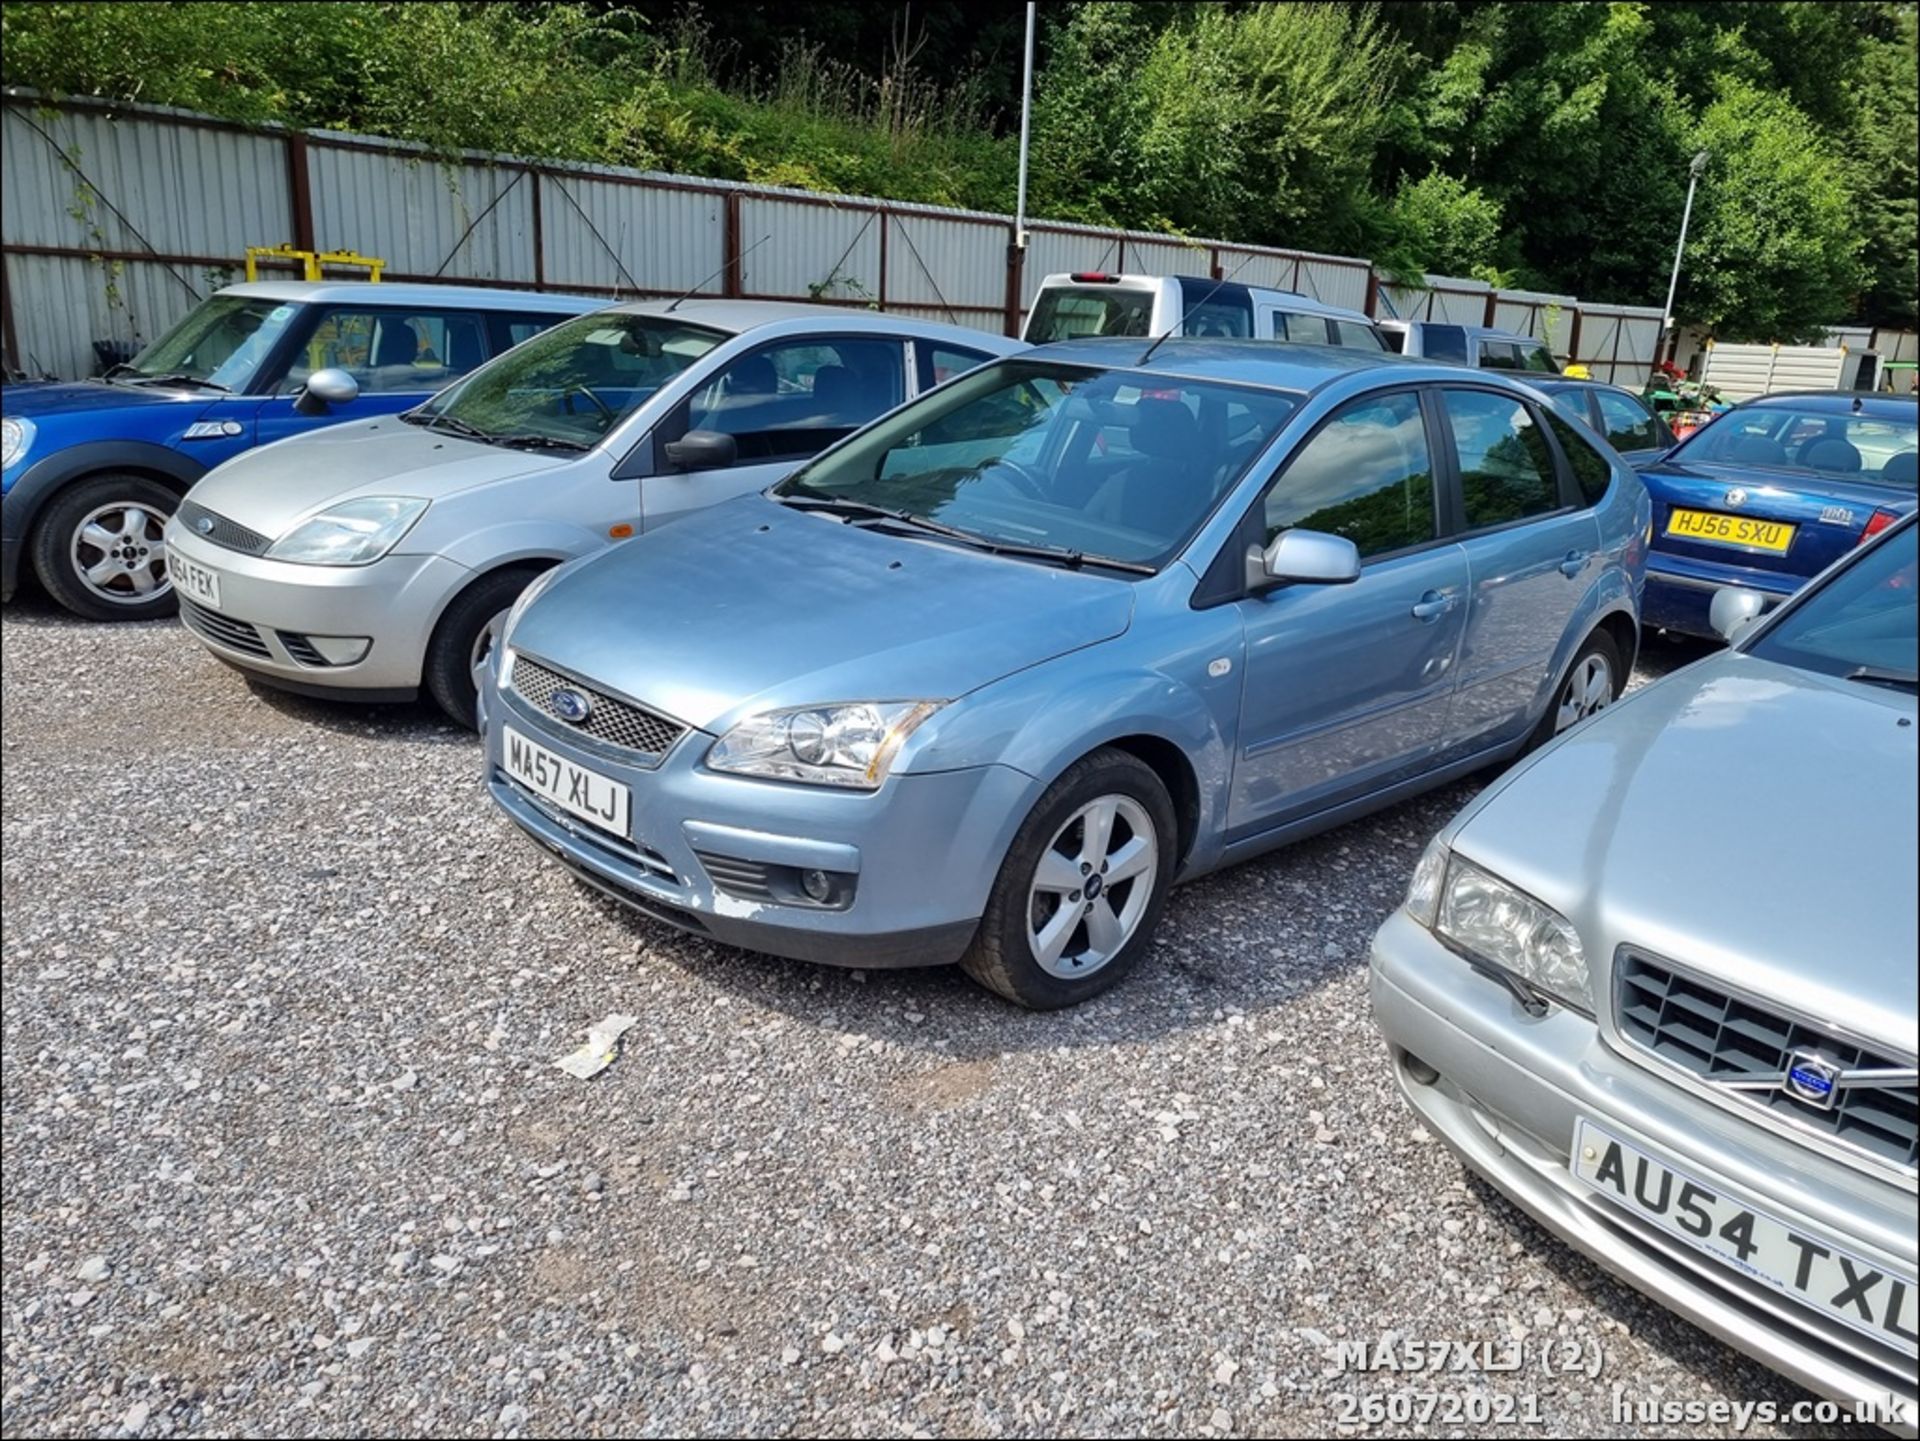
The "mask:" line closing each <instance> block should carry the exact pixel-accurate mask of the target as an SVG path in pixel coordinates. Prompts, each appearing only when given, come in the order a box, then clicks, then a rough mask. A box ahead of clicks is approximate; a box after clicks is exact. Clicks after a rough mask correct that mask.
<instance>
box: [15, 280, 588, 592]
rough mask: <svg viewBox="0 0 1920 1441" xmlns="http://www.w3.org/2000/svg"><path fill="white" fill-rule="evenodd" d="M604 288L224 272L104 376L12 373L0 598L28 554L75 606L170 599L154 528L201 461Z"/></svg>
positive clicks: (377, 409)
mask: <svg viewBox="0 0 1920 1441" xmlns="http://www.w3.org/2000/svg"><path fill="white" fill-rule="evenodd" d="M603 303H604V302H601V301H597V300H588V299H583V298H580V297H577V296H564V295H534V294H529V293H525V292H519V291H510V290H480V289H466V288H461V287H458V286H450V285H370V284H367V283H365V282H359V283H346V284H326V283H320V284H311V283H300V282H261V283H255V284H249V285H233V286H229V287H228V288H226V289H225V290H222V291H220V292H219V293H217V294H215V295H213V296H212V297H210V298H209V299H208V300H207V301H206V302H205V303H204V304H202V305H200V306H199V307H198V308H196V309H195V310H193V311H192V312H191V313H190V314H189V315H187V317H186V318H185V319H183V320H182V321H181V322H180V323H179V324H178V325H176V326H174V327H173V329H171V330H169V331H168V332H167V333H166V334H165V335H163V336H161V337H160V338H159V339H158V340H156V341H154V343H153V344H152V345H149V346H148V347H147V348H146V349H145V350H143V351H141V352H140V354H139V355H138V356H136V357H135V358H134V359H133V360H132V361H130V362H128V363H126V364H124V365H117V366H115V367H114V368H113V369H112V370H110V371H108V372H107V374H105V375H104V376H102V377H100V378H99V379H98V380H84V381H79V382H76V383H73V384H64V383H44V384H43V383H32V384H26V385H12V386H8V387H7V388H6V390H5V392H4V394H3V395H0V412H4V416H5V421H4V430H5V471H4V479H3V480H0V494H4V496H5V500H4V502H0V537H3V538H4V549H3V550H0V599H4V600H11V599H12V598H13V593H14V589H15V587H16V585H17V583H18V580H19V573H20V568H21V566H22V564H23V562H30V563H31V564H32V566H33V569H34V571H35V573H36V574H37V575H38V576H39V578H40V583H41V585H42V586H44V587H45V588H46V591H47V593H48V594H49V595H51V596H52V597H53V598H54V599H55V600H57V601H59V602H60V604H62V605H64V606H65V607H66V608H67V609H68V610H70V611H73V612H75V613H76V614H78V615H83V616H86V617H88V618H89V619H92V620H146V619H149V618H150V617H153V616H160V615H168V614H171V613H172V611H173V609H174V603H175V602H174V595H173V584H172V579H171V577H170V576H169V574H168V569H167V552H166V545H165V543H164V541H163V539H162V535H161V532H162V527H164V526H165V525H166V523H167V517H168V516H170V515H172V514H173V511H174V507H175V506H176V505H178V504H179V501H180V497H181V496H182V495H183V494H185V493H186V490H187V487H189V486H190V485H192V484H193V483H194V482H195V481H196V480H198V479H199V478H200V477H201V476H202V475H205V474H206V473H207V471H209V470H211V469H212V468H213V467H214V466H216V465H218V464H219V463H220V462H221V461H223V460H227V459H229V458H230V457H232V456H235V455H238V454H239V453H240V452H241V451H243V450H250V449H252V448H253V447H254V446H256V445H265V444H266V443H267V442H269V441H274V440H283V439H285V438H286V437H287V436H290V435H299V434H301V433H302V432H305V431H309V430H317V429H319V428H320V427H321V426H325V425H336V424H339V423H340V422H342V421H348V420H362V419H365V418H367V417H370V416H376V415H383V414H387V413H390V412H393V411H400V410H408V409H411V408H412V407H413V406H416V405H418V404H419V403H420V402H421V401H423V400H425V399H426V398H427V397H428V396H429V395H431V394H433V393H434V392H435V391H437V390H439V389H441V388H442V387H443V386H445V385H446V384H447V383H448V382H449V381H450V380H453V379H454V378H455V377H457V376H460V375H464V374H466V372H468V371H469V370H472V369H473V368H474V367H475V366H477V365H479V364H480V363H481V362H482V361H485V360H487V359H488V358H490V357H491V356H494V355H498V354H499V353H500V352H501V351H503V350H506V349H508V348H509V347H511V346H514V345H517V344H519V343H520V342H521V341H522V340H525V339H526V338H527V337H528V336H531V335H535V334H537V333H538V332H540V331H542V330H544V329H546V328H547V327H548V326H549V325H552V324H553V323H554V322H555V321H557V320H561V319H564V318H565V317H567V316H569V315H578V314H580V313H581V312H583V311H588V310H594V309H597V308H599V306H600V305H601V304H603ZM309 381H313V382H314V383H313V384H312V385H311V386H309V383H308V382H309Z"/></svg>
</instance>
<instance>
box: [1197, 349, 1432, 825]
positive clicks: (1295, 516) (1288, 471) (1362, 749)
mask: <svg viewBox="0 0 1920 1441" xmlns="http://www.w3.org/2000/svg"><path fill="white" fill-rule="evenodd" d="M1435 452H1436V442H1435V437H1434V435H1433V433H1432V429H1431V425H1430V421H1429V418H1428V416H1427V415H1426V413H1425V410H1424V407H1423V406H1422V404H1421V399H1420V392H1419V390H1418V389H1417V388H1415V387H1406V388H1401V389H1396V390H1391V391H1385V392H1376V393H1374V394H1370V395H1367V396H1364V397H1362V398H1360V399H1356V400H1353V401H1349V402H1348V403H1347V404H1346V405H1344V406H1342V407H1341V408H1340V409H1339V410H1337V411H1335V412H1334V413H1333V414H1332V415H1331V416H1329V417H1328V418H1327V419H1326V420H1325V421H1323V422H1322V423H1321V424H1320V425H1319V426H1318V427H1317V428H1316V429H1315V431H1314V432H1313V434H1312V435H1311V436H1310V437H1309V438H1308V439H1307V440H1306V441H1305V442H1304V443H1303V444H1302V445H1301V446H1299V447H1298V448H1297V449H1296V450H1295V452H1294V454H1293V455H1292V456H1291V457H1290V458H1289V459H1288V461H1287V463H1286V465H1285V467H1284V468H1283V469H1282V470H1281V471H1280V472H1279V474H1278V475H1277V476H1276V477H1275V479H1274V481H1273V483H1272V485H1271V486H1269V487H1268V489H1267V492H1266V494H1265V496H1264V497H1263V498H1262V500H1261V502H1260V505H1259V508H1258V511H1257V513H1256V515H1255V516H1254V517H1251V518H1250V520H1251V521H1252V522H1253V524H1252V528H1251V531H1250V533H1243V541H1254V542H1258V543H1260V544H1263V545H1264V544H1271V542H1272V541H1273V540H1274V539H1275V538H1276V537H1277V536H1278V535H1279V534H1280V533H1281V532H1282V531H1284V530H1288V529H1302V530H1318V531H1327V532H1331V533H1333V534H1335V535H1344V536H1346V537H1347V538H1348V539H1350V540H1352V541H1353V543H1354V545H1355V546H1356V547H1358V549H1359V551H1360V555H1361V560H1362V568H1361V573H1360V578H1359V579H1358V580H1357V581H1355V582H1353V583H1352V584H1351V585H1282V586H1279V587H1277V588H1275V589H1272V590H1268V591H1265V592H1263V593H1260V594H1257V595H1252V596H1248V597H1246V598H1244V599H1241V600H1239V601H1237V602H1236V604H1237V605H1238V606H1239V608H1240V613H1241V620H1242V625H1243V628H1244V634H1245V637H1246V652H1245V661H1244V668H1245V673H1244V676H1243V680H1242V688H1241V716H1240V731H1239V745H1238V750H1237V754H1236V757H1235V763H1234V777H1233V792H1232V799H1231V801H1230V804H1229V817H1228V824H1229V827H1230V829H1231V830H1233V831H1234V832H1235V833H1236V835H1237V836H1238V835H1250V834H1253V833H1256V832H1258V831H1260V830H1263V829H1266V828H1267V827H1269V826H1273V825H1280V824H1284V823H1285V822H1287V821H1290V820H1293V819H1296V818H1299V817H1302V816H1307V815H1311V814H1312V813H1313V812H1315V811H1319V810H1323V809H1325V808H1327V807H1328V806H1332V805H1337V804H1339V803H1340V802H1342V801H1344V800H1347V799H1350V798H1352V797H1355V796H1359V795H1363V794H1365V793H1367V792H1369V791H1373V790H1377V789H1379V788H1381V787H1383V786H1385V785H1388V784H1391V783H1392V782H1393V781H1394V780H1396V779H1399V778H1401V777H1403V776H1406V775H1409V774H1411V773H1414V772H1416V771H1418V770H1419V769H1420V768H1421V767H1422V765H1423V763H1424V762H1425V761H1426V760H1427V759H1428V758H1429V757H1430V756H1432V755H1433V754H1434V753H1435V752H1436V751H1437V750H1438V748H1439V747H1440V746H1441V744H1442V743H1443V741H1444V740H1445V737H1446V735H1447V731H1448V723H1447V710H1448V706H1449V703H1450V695H1451V691H1452V689H1453V668H1454V664H1455V657H1456V654H1457V652H1458V650H1459V646H1460V639H1461V627H1462V623H1463V619H1464V615H1465V609H1466V606H1465V601H1466V591H1467V579H1468V572H1467V561H1466V556H1465V554H1464V553H1463V552H1462V551H1461V549H1460V547H1459V546H1458V545H1457V544H1455V543H1454V542H1453V541H1451V540H1448V539H1445V538H1444V531H1443V527H1442V523H1441V516H1440V512H1439V510H1438V508H1437V505H1436V495H1437V492H1436V484H1435V478H1436V471H1435V464H1434V456H1435Z"/></svg>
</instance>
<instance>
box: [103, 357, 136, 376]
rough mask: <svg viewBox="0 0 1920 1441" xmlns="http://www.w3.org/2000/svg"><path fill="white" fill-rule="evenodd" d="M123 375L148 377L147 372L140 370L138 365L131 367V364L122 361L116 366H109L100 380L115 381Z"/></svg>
mask: <svg viewBox="0 0 1920 1441" xmlns="http://www.w3.org/2000/svg"><path fill="white" fill-rule="evenodd" d="M121 375H139V376H144V375H146V371H144V370H142V369H141V368H140V367H139V366H137V365H129V364H127V362H126V361H124V360H122V361H120V362H118V363H117V364H114V365H110V366H108V367H107V368H106V369H105V370H103V371H102V372H101V373H100V378H101V379H102V380H113V379H115V378H116V377H118V376H121Z"/></svg>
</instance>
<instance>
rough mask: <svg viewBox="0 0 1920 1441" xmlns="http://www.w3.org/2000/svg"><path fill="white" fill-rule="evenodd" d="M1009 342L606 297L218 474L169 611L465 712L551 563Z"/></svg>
mask: <svg viewBox="0 0 1920 1441" xmlns="http://www.w3.org/2000/svg"><path fill="white" fill-rule="evenodd" d="M1020 348H1021V347H1020V345H1019V343H1018V342H1017V341H1012V340H1007V339H1005V338H1003V337H1000V336H996V335H987V334H984V333H982V332H980V331H976V330H964V329H961V328H960V327H958V326H953V325H940V324H936V323H934V322H932V321H925V320H916V319H914V318H913V317H911V316H901V315H881V314H873V313H871V312H868V311H856V310H842V309H837V308H834V307H830V306H820V305H789V304H780V303H775V302H769V301H740V300H678V301H648V302H641V303H635V304H630V305H621V306H616V307H613V308H611V309H607V310H601V311H597V312H595V313H594V314H592V315H587V316H582V317H580V318H579V319H576V320H572V321H568V322H566V323H564V324H561V325H557V326H555V327H554V328H553V329H551V330H549V331H546V332H545V333H543V334H541V335H539V336H536V337H535V338H534V339H532V340H529V341H527V342H526V343H524V344H522V345H519V346H516V347H515V348H514V349H512V350H510V351H508V352H507V353H506V354H505V355H503V356H501V357H500V358H499V359H498V360H495V361H493V362H492V363H491V364H489V365H486V366H483V367H481V368H480V369H479V370H476V371H474V372H473V373H472V374H471V375H469V376H467V377H466V378H465V379H463V380H461V381H459V382H458V383H457V384H455V385H453V386H451V387H449V388H448V389H446V390H443V391H442V392H441V393H440V394H438V395H437V396H434V397H433V398H432V399H431V400H429V401H427V402H426V403H425V404H422V405H420V406H418V407H416V408H415V409H412V410H409V411H407V412H406V413H405V414H403V415H398V416H394V415H389V416H384V417H380V418H376V419H372V420H365V421H361V422H359V423H357V424H347V425H337V426H333V427H331V428H329V429H327V430H324V431H321V432H319V433H318V434H314V435H308V436H301V437H297V438H295V439H293V440H288V441H283V442H282V443H280V444H278V445H270V446H266V447H263V448H261V449H259V450H253V451H249V452H247V453H246V454H245V455H242V456H239V457H238V458H236V459H234V460H231V461H228V462H227V463H226V464H225V465H222V466H220V467H218V468H217V469H215V470H213V471H211V472H210V473H209V474H208V475H207V476H206V477H205V478H204V479H203V480H201V481H200V483H199V484H198V485H196V486H194V488H193V490H192V492H191V493H190V494H189V495H188V496H187V498H186V500H185V501H184V502H183V503H182V504H181V507H180V510H179V513H178V514H177V515H176V516H175V517H174V518H173V520H172V522H171V523H170V524H169V525H168V527H167V532H166V541H167V554H168V557H169V562H170V565H171V568H172V574H173V583H174V588H175V589H176V590H177V591H179V593H180V598H181V604H180V614H181V619H182V620H183V621H184V622H185V624H186V627H187V629H188V630H190V631H191V632H192V633H193V634H194V635H195V636H196V637H197V638H198V639H199V640H200V641H201V642H202V643H203V644H204V645H205V646H206V647H207V649H208V650H210V651H211V652H212V653H213V654H214V655H215V656H217V657H218V658H219V659H221V660H223V661H225V662H226V663H227V664H228V665H231V666H234V667H235V668H237V669H239V670H241V671H244V672H245V673H246V674H248V675H249V676H252V677H253V678H254V679H256V680H259V681H263V682H265V683H266V684H268V685H272V686H277V687H279V688H281V689H284V690H291V691H295V692H299V693H301V694H305V695H318V696H322V697H330V698H335V699H342V700H360V701H400V700H411V699H413V698H414V696H415V695H416V694H418V692H419V691H420V690H422V689H423V688H424V689H425V690H426V691H427V692H428V694H430V695H431V696H432V697H433V698H434V699H435V700H437V701H438V702H439V703H440V705H441V706H442V707H443V708H444V709H445V710H446V712H447V713H448V714H449V715H450V716H452V717H453V718H454V719H455V720H458V721H460V722H461V723H463V724H466V725H472V724H473V719H474V682H473V675H474V669H475V667H476V666H478V665H480V664H481V663H483V662H484V660H485V658H486V654H487V651H488V648H489V647H490V646H491V644H492V638H493V634H494V630H495V627H496V624H497V622H498V620H499V619H500V617H502V616H503V615H504V614H505V612H506V611H507V609H508V607H510V606H511V605H512V604H513V602H514V600H515V599H516V598H517V597H518V596H519V595H520V593H521V592H522V591H523V590H525V589H526V587H527V584H528V582H530V581H531V580H533V579H534V578H535V577H536V576H538V575H539V574H540V573H541V572H542V571H543V570H546V569H548V568H550V567H551V566H553V565H555V564H557V563H559V562H560V561H563V560H570V559H572V558H574V557H576V556H581V555H587V554H589V553H591V552H593V551H597V550H600V549H602V548H604V547H606V546H608V545H610V544H613V543H615V542H617V541H620V540H624V539H626V538H627V537H629V536H633V535H637V534H640V533H642V532H645V531H653V530H658V529H659V528H660V527H661V526H662V525H664V524H666V523H667V522H669V521H672V520H677V519H679V518H680V517H682V516H684V515H687V514H689V513H691V512H692V511H695V510H698V509H701V508H702V507H705V506H709V505H712V504H714V503H715V502H717V501H722V500H726V499H729V498H730V497H732V496H736V495H739V494H742V493H743V492H747V491H755V490H759V489H761V488H762V487H764V486H766V485H768V484H769V483H771V482H772V481H775V480H778V479H779V478H780V477H781V476H783V475H785V474H786V473H787V472H788V471H789V470H792V469H793V468H794V467H795V466H796V465H798V464H800V463H801V462H802V461H805V460H807V459H809V458H811V457H812V456H813V455H815V454H816V453H818V452H819V451H821V450H823V449H825V448H826V447H827V446H828V445H829V444H831V443H832V442H834V441H836V440H839V439H840V438H841V437H842V436H845V435H846V434H847V433H848V432H850V431H852V430H854V429H856V428H857V427H859V426H861V425H864V424H866V423H867V422H868V421H870V420H872V419H873V418H874V417H875V416H878V415H880V414H882V413H883V412H885V411H888V410H891V409H893V407H894V406H896V405H898V404H900V403H901V401H903V400H905V399H907V398H908V397H910V396H912V395H915V394H918V393H919V392H920V391H922V390H926V389H930V388H932V387H933V386H935V385H937V384H939V383H940V382H941V381H943V380H945V379H947V378H948V377H949V376H951V375H957V374H959V373H960V372H962V371H965V370H969V369H971V368H972V367H973V366H975V365H978V364H979V363H980V362H981V361H983V360H987V359H989V358H991V357H993V356H997V355H1004V354H1006V353H1008V352H1009V351H1012V350H1018V349H1020ZM343 378H344V377H343ZM321 379H322V377H321V376H318V375H317V376H315V377H314V378H313V380H311V381H309V382H308V385H309V389H310V390H311V389H313V388H314V387H315V386H316V384H318V383H319V382H321Z"/></svg>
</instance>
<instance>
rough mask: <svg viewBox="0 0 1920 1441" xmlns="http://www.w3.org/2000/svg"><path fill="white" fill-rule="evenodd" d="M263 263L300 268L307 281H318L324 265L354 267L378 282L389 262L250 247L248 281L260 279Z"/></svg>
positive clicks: (344, 253) (347, 253) (341, 254)
mask: <svg viewBox="0 0 1920 1441" xmlns="http://www.w3.org/2000/svg"><path fill="white" fill-rule="evenodd" d="M262 260H269V261H273V260H284V261H291V262H295V263H297V264H298V265H299V266H300V270H301V275H302V278H303V279H306V280H319V279H320V278H321V274H320V268H321V267H322V266H324V265H351V266H355V267H357V268H359V269H361V270H364V271H366V272H367V279H368V280H369V281H371V282H373V283H375V284H378V283H379V280H380V272H381V271H383V270H385V269H386V268H387V262H386V261H384V260H381V259H378V258H377V257H375V256H372V255H361V254H359V253H357V252H355V251H352V250H295V249H294V248H293V247H292V246H291V245H249V246H248V247H247V279H249V280H257V279H259V278H260V277H259V263H260V261H262Z"/></svg>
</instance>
